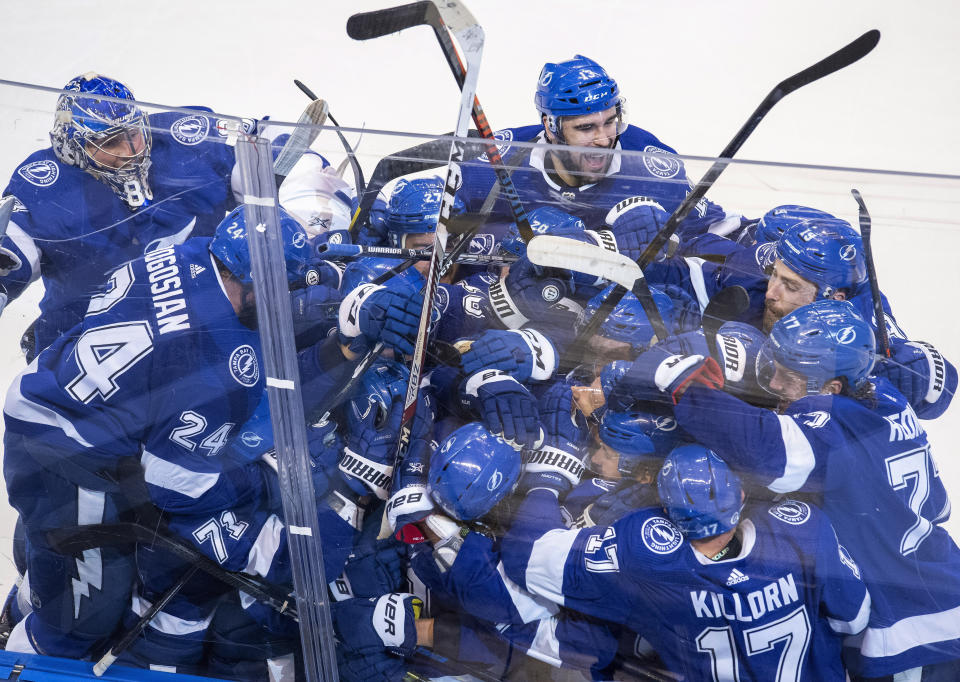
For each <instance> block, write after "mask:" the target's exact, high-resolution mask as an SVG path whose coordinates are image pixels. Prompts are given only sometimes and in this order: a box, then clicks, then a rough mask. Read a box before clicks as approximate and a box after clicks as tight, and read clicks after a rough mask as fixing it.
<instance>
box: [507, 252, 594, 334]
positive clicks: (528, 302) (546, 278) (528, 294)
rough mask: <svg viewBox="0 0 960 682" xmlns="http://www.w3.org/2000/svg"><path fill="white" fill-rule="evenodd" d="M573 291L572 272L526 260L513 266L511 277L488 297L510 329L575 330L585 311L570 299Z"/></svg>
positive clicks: (508, 276)
mask: <svg viewBox="0 0 960 682" xmlns="http://www.w3.org/2000/svg"><path fill="white" fill-rule="evenodd" d="M571 291H573V280H572V278H571V276H570V272H569V271H566V270H559V269H553V268H546V269H545V268H540V267H538V266H536V265H534V264H533V263H531V262H530V261H528V260H527V259H526V258H521V259H520V260H518V261H516V262H515V263H514V264H513V265H511V266H510V271H509V272H508V273H507V276H506V277H504V278H501V279H499V280H497V281H496V282H494V283H493V284H491V285H490V288H489V290H488V297H489V300H490V306H491V308H492V309H493V311H494V314H495V315H496V316H497V319H498V320H499V321H500V323H501V324H503V326H504V327H506V328H507V329H520V328H521V327H523V326H525V325H526V324H528V323H529V322H530V320H537V321H538V322H546V323H548V324H551V325H561V326H564V325H565V326H567V327H571V328H572V326H573V324H574V323H575V322H576V319H577V315H578V314H579V313H580V311H581V310H582V306H580V305H579V304H578V303H576V302H575V301H573V300H571V299H569V298H568V295H569V294H570V292H571Z"/></svg>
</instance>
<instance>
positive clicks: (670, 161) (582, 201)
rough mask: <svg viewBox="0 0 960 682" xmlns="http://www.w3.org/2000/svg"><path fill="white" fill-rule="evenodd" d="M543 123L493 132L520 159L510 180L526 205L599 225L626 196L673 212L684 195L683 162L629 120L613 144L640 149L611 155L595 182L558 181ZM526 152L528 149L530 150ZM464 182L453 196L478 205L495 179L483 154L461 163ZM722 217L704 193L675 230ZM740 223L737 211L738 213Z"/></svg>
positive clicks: (506, 154)
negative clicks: (518, 144) (548, 160)
mask: <svg viewBox="0 0 960 682" xmlns="http://www.w3.org/2000/svg"><path fill="white" fill-rule="evenodd" d="M542 130H543V128H542V126H539V125H533V126H523V127H519V128H507V129H505V130H499V131H497V132H496V133H494V136H495V137H496V138H497V140H498V141H500V144H498V145H497V146H498V148H499V150H500V154H501V156H502V157H503V159H504V163H505V164H506V165H507V166H512V165H514V164H519V165H518V167H517V169H516V170H515V171H514V172H513V174H512V178H513V183H514V185H515V187H516V189H517V193H518V194H519V196H520V200H521V201H522V202H523V205H524V206H525V207H527V208H532V207H535V206H537V205H545V204H550V205H554V206H556V207H557V208H559V209H561V210H563V211H566V212H567V213H570V214H571V215H575V216H577V217H579V218H581V219H583V221H584V223H586V225H587V227H599V226H601V225H603V223H604V218H605V217H606V215H607V212H608V211H609V210H610V209H611V208H613V206H614V205H615V204H616V203H617V202H619V201H621V200H623V199H626V198H628V197H633V196H643V197H650V198H651V199H654V200H655V201H657V202H659V203H660V204H661V205H662V206H663V208H664V210H666V211H667V213H672V212H673V211H674V210H675V209H676V208H677V206H679V205H680V203H681V202H682V201H683V199H684V198H685V197H686V195H687V192H688V191H689V189H690V181H689V180H688V179H687V176H686V172H685V170H684V167H683V162H682V161H680V159H679V158H677V156H676V152H675V151H674V150H673V149H671V148H670V147H668V146H666V145H665V144H663V143H662V142H660V140H658V139H657V138H656V137H655V136H654V135H652V134H651V133H649V132H647V131H646V130H643V129H642V128H637V127H636V126H628V127H627V130H626V131H625V132H624V133H623V134H622V135H621V136H620V139H619V141H618V142H617V145H616V149H621V150H624V151H636V152H643V154H638V155H630V154H624V155H616V156H614V158H613V160H612V162H611V165H610V168H609V170H608V171H607V174H606V177H604V178H603V179H601V180H600V181H599V182H596V183H592V184H589V185H583V186H581V187H570V186H567V185H565V184H560V182H559V180H558V178H557V177H556V176H555V175H551V174H550V173H548V172H547V170H546V167H545V165H544V164H545V159H546V153H547V151H548V150H549V149H550V147H549V146H548V144H547V143H546V142H545V141H544V139H543V133H542ZM514 140H516V141H521V142H536V143H538V144H537V145H536V146H535V147H534V148H533V149H532V150H531V149H530V148H529V147H522V148H518V147H513V148H511V144H510V143H511V142H513V141H514ZM528 152H529V153H528ZM461 171H462V174H463V182H462V184H461V186H460V188H459V189H458V191H457V196H458V197H459V198H461V199H462V200H463V201H464V203H465V204H466V207H467V210H468V211H471V212H476V211H479V210H480V207H481V206H482V205H483V202H484V201H485V200H486V198H487V193H488V192H489V191H490V188H491V187H493V185H494V184H495V183H496V182H497V178H496V174H495V173H494V170H493V168H492V167H491V166H490V163H489V161H488V160H487V158H486V155H485V154H484V155H482V156H480V158H479V159H477V160H474V161H471V162H468V163H465V164H462V166H461ZM493 215H494V216H499V217H511V218H512V214H511V212H510V207H509V203H508V202H507V201H506V199H504V198H503V196H502V195H501V196H500V197H498V199H497V202H496V203H495V204H494V207H493ZM725 218H726V214H725V213H724V212H723V210H722V209H721V208H720V207H719V206H717V205H716V204H713V203H711V202H709V201H707V200H705V199H701V200H700V202H698V203H697V206H696V208H695V209H694V210H693V211H691V213H690V215H689V216H687V218H686V219H685V220H684V221H683V223H681V226H680V229H679V231H678V234H679V235H680V236H681V237H683V236H685V235H687V234H700V233H702V232H706V230H707V228H708V227H709V226H710V225H711V224H712V223H715V222H719V221H722V220H724V219H725ZM736 221H737V224H739V217H737V218H736Z"/></svg>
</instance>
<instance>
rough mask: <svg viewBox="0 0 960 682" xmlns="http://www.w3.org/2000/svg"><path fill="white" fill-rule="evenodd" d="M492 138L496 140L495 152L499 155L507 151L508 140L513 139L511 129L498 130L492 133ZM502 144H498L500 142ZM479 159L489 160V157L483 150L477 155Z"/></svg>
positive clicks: (508, 147) (508, 146)
mask: <svg viewBox="0 0 960 682" xmlns="http://www.w3.org/2000/svg"><path fill="white" fill-rule="evenodd" d="M493 139H494V140H496V141H497V143H498V144H497V154H499V155H500V156H501V157H502V156H503V155H504V154H506V153H507V151H508V150H509V149H510V144H509V143H510V142H512V141H513V131H512V130H498V131H497V132H495V133H494V134H493ZM501 142H502V143H503V144H500V143H501ZM479 160H480V161H489V160H490V157H489V156H487V153H486V152H484V153H483V154H481V155H480V156H479Z"/></svg>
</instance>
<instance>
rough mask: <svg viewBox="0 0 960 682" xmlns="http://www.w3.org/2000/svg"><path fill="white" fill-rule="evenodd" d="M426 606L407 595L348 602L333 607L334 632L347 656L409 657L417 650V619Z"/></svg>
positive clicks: (396, 593) (333, 604)
mask: <svg viewBox="0 0 960 682" xmlns="http://www.w3.org/2000/svg"><path fill="white" fill-rule="evenodd" d="M422 608H423V602H422V601H421V600H420V598H419V597H417V596H415V595H412V594H409V593H406V592H391V593H389V594H385V595H383V596H382V597H380V598H379V599H378V598H376V597H372V598H370V599H347V600H346V601H342V602H335V603H332V604H330V615H331V616H332V617H333V629H334V632H336V635H337V640H338V641H339V642H340V647H342V648H343V649H344V651H345V652H346V653H347V654H352V655H361V656H363V655H369V654H378V653H382V652H383V651H384V650H386V651H387V653H390V654H393V655H395V656H410V655H412V654H413V650H414V649H416V647H417V626H416V619H417V618H419V617H420V611H421V609H422Z"/></svg>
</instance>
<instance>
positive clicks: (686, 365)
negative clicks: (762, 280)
mask: <svg viewBox="0 0 960 682" xmlns="http://www.w3.org/2000/svg"><path fill="white" fill-rule="evenodd" d="M874 353H875V348H874V337H873V331H872V329H871V327H870V325H869V324H868V323H867V322H866V321H864V319H863V318H862V317H860V315H858V314H857V313H856V311H855V310H854V309H853V307H852V305H851V304H850V303H849V302H843V301H834V300H822V301H818V302H815V303H812V304H809V305H806V306H803V307H801V308H798V309H797V310H795V311H794V312H792V313H790V314H788V315H786V316H784V317H783V318H781V319H780V320H779V321H778V322H777V323H776V324H775V325H774V327H773V330H772V331H771V334H770V337H769V339H768V340H767V342H766V343H765V345H764V347H763V348H762V349H761V352H760V356H759V359H758V374H759V376H760V380H761V382H763V383H764V384H765V385H766V386H767V387H768V388H769V390H770V391H771V392H772V393H774V394H775V395H776V396H777V397H778V398H779V400H780V402H781V410H782V413H780V414H778V413H776V412H773V411H770V410H768V409H763V408H758V407H753V406H751V405H748V404H747V403H745V402H743V401H741V400H739V399H737V398H736V397H734V396H732V395H729V394H728V393H725V392H723V391H719V390H715V389H713V388H708V387H706V386H703V385H700V384H699V383H697V382H693V383H689V384H687V385H686V387H685V388H684V383H685V382H686V381H687V377H689V376H690V374H691V372H694V371H695V367H696V366H698V365H699V364H700V363H702V362H704V361H703V357H702V356H674V357H671V358H667V359H665V360H663V361H661V362H660V363H659V364H657V363H650V366H649V367H648V368H647V371H648V380H647V382H648V385H649V386H650V387H653V386H654V385H655V384H656V385H657V388H652V389H651V391H650V392H649V393H647V394H646V395H647V396H648V397H649V396H650V395H651V394H652V393H656V392H658V391H659V392H660V393H661V395H663V394H667V395H673V396H674V400H676V401H677V403H676V406H675V407H674V413H675V415H676V418H677V421H679V422H680V424H681V425H682V426H683V427H684V429H686V430H687V431H688V432H689V433H691V434H692V435H693V436H694V437H695V438H697V439H698V441H700V442H702V443H704V444H706V445H708V446H709V447H711V448H712V449H713V450H715V451H716V452H717V454H719V455H720V456H721V457H723V458H724V460H726V461H727V462H728V463H729V464H730V465H731V466H733V467H734V468H735V469H736V470H738V471H740V472H742V473H743V475H744V476H747V477H749V479H750V481H751V482H752V483H754V484H757V485H761V486H765V487H767V488H768V489H769V490H770V491H772V492H774V493H789V492H792V491H805V492H806V491H808V492H812V493H815V494H818V495H821V496H822V500H823V508H824V511H825V512H827V514H829V516H830V518H831V519H832V521H833V523H834V525H835V527H836V529H837V533H838V536H839V537H840V540H841V542H842V543H843V544H844V546H846V547H847V548H848V549H849V550H850V553H851V555H852V556H853V557H854V559H855V560H856V561H857V563H858V564H859V566H860V567H861V569H862V570H863V576H864V581H865V582H866V584H867V586H868V588H869V589H870V593H871V595H872V597H873V605H872V608H871V614H870V623H869V627H868V628H867V629H866V630H865V631H864V632H863V634H862V635H861V636H860V638H859V639H857V640H854V641H853V642H851V643H850V644H851V646H849V647H847V661H848V665H849V666H850V668H851V670H852V671H854V672H856V673H857V674H859V675H861V676H863V677H865V678H872V677H882V676H884V675H892V674H894V673H901V672H905V671H908V670H914V671H915V672H913V673H910V674H911V675H916V676H917V677H911V678H910V679H919V675H920V671H919V670H916V669H918V668H921V667H923V668H924V669H925V670H926V672H925V674H924V679H955V678H956V675H957V669H956V665H957V659H958V658H960V630H958V628H957V623H958V621H957V619H956V617H955V614H956V612H957V611H958V609H960V549H958V547H957V545H956V544H955V543H954V541H953V540H952V539H951V538H950V536H949V534H948V533H947V531H946V530H945V529H944V528H943V527H942V526H941V525H940V524H941V522H942V521H944V520H945V519H946V518H947V517H948V515H949V513H950V503H949V500H948V498H947V493H946V490H945V489H944V486H943V483H942V481H941V479H940V476H939V471H938V469H937V467H936V463H935V462H934V460H933V458H932V456H931V453H930V445H929V443H928V442H927V438H926V434H925V432H924V429H923V426H922V425H921V423H920V421H919V420H918V418H917V414H916V412H915V411H914V409H913V408H912V407H911V405H910V404H909V403H908V402H907V400H906V399H905V398H904V396H903V395H902V394H900V393H899V392H898V391H897V390H896V389H895V388H894V387H893V386H892V385H891V384H890V383H889V382H887V381H885V380H884V379H880V378H875V377H871V376H870V371H871V369H872V368H873V366H874V359H875V356H874ZM708 362H709V361H708ZM658 371H662V374H661V376H660V377H658V378H657V379H654V378H653V377H654V375H655V374H656V373H657V372H658ZM678 389H680V390H678ZM937 674H940V675H946V677H942V678H941V677H936V675H937ZM928 676H930V677H928Z"/></svg>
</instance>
